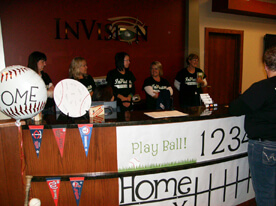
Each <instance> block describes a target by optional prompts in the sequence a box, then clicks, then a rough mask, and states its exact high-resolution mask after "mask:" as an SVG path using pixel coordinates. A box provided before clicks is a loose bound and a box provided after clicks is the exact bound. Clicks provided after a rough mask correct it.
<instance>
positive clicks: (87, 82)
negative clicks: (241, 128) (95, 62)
mask: <svg viewBox="0 0 276 206" xmlns="http://www.w3.org/2000/svg"><path fill="white" fill-rule="evenodd" d="M79 82H81V83H82V84H83V85H84V86H85V87H86V88H87V89H88V91H89V93H91V92H93V91H94V90H95V88H96V84H95V81H94V79H93V77H92V76H91V75H87V76H85V77H84V78H83V79H79Z"/></svg>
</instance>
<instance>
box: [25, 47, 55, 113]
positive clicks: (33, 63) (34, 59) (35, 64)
mask: <svg viewBox="0 0 276 206" xmlns="http://www.w3.org/2000/svg"><path fill="white" fill-rule="evenodd" d="M46 61H47V57H46V55H45V54H44V53H42V52H39V51H34V52H33V53H31V54H30V55H29V59H28V66H27V67H28V68H31V69H33V70H34V71H35V72H36V73H38V75H39V76H40V77H41V78H42V79H43V81H44V83H45V85H46V88H47V103H46V105H45V107H44V109H43V111H42V113H43V114H51V113H53V112H54V106H55V102H54V99H53V93H54V88H55V87H54V84H53V83H52V80H51V78H50V76H49V75H48V74H47V73H46V72H44V71H43V70H44V68H45V66H46Z"/></svg>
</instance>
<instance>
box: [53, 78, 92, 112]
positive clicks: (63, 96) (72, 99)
mask: <svg viewBox="0 0 276 206" xmlns="http://www.w3.org/2000/svg"><path fill="white" fill-rule="evenodd" d="M54 100H55V103H56V105H57V107H58V108H59V109H60V111H61V112H62V113H63V114H65V115H68V116H69V117H81V116H83V115H85V114H86V113H87V112H88V111H89V108H90V106H91V96H90V94H89V92H88V90H87V88H86V87H85V86H84V85H83V84H82V83H80V82H79V81H77V80H74V79H64V80H61V81H60V82H58V83H57V85H56V86H55V90H54Z"/></svg>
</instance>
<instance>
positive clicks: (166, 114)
mask: <svg viewBox="0 0 276 206" xmlns="http://www.w3.org/2000/svg"><path fill="white" fill-rule="evenodd" d="M144 114H145V115H147V116H149V117H152V118H155V119H156V118H166V117H182V116H187V115H188V114H186V113H183V112H179V111H177V110H174V111H160V112H147V113H144Z"/></svg>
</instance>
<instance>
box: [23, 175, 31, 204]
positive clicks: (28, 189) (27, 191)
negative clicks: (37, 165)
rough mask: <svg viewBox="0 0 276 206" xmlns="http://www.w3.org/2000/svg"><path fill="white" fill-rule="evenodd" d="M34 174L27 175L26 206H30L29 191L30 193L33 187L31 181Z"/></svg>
mask: <svg viewBox="0 0 276 206" xmlns="http://www.w3.org/2000/svg"><path fill="white" fill-rule="evenodd" d="M32 178H33V176H31V175H26V190H25V191H26V195H25V203H24V206H28V202H29V193H30V188H31V182H32Z"/></svg>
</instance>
